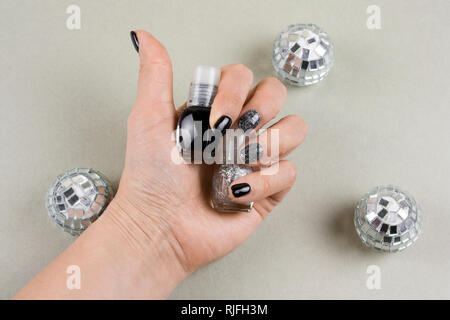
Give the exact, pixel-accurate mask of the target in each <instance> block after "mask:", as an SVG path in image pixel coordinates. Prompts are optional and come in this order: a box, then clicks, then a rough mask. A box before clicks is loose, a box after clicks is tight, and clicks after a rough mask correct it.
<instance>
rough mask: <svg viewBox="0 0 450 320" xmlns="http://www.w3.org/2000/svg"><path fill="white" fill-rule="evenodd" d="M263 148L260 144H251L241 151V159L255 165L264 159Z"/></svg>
mask: <svg viewBox="0 0 450 320" xmlns="http://www.w3.org/2000/svg"><path fill="white" fill-rule="evenodd" d="M263 153H264V149H263V147H262V146H261V145H260V144H259V143H251V144H249V145H247V146H245V148H244V149H242V150H241V159H242V161H244V163H247V164H248V163H254V162H256V161H258V160H259V158H261V157H262V155H263Z"/></svg>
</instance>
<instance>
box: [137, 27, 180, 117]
mask: <svg viewBox="0 0 450 320" xmlns="http://www.w3.org/2000/svg"><path fill="white" fill-rule="evenodd" d="M131 38H132V40H133V44H134V45H135V48H136V50H137V51H138V52H139V58H140V68H139V80H138V92H137V97H136V104H135V109H137V110H136V111H138V110H145V109H151V110H152V112H154V115H156V116H157V117H160V116H161V117H167V116H170V115H174V114H175V110H174V105H173V92H172V62H171V61H170V57H169V54H168V53H167V50H166V48H164V46H163V45H162V44H161V43H160V42H159V41H158V40H157V39H156V38H155V37H153V36H152V35H151V34H150V33H148V32H146V31H142V30H138V31H135V32H131Z"/></svg>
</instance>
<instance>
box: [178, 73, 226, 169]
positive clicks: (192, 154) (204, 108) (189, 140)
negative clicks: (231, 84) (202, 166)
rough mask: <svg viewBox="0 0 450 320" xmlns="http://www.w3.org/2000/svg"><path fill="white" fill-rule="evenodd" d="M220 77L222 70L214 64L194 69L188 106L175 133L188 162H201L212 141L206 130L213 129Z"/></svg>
mask: <svg viewBox="0 0 450 320" xmlns="http://www.w3.org/2000/svg"><path fill="white" fill-rule="evenodd" d="M219 79H220V70H219V69H217V68H215V67H209V66H197V67H196V68H195V70H194V76H193V78H192V82H191V87H190V91H189V99H188V102H187V107H186V109H184V111H183V113H182V114H181V116H180V118H179V119H178V125H177V132H176V139H177V146H178V149H179V151H180V152H181V155H182V156H183V158H184V159H185V160H186V161H187V162H195V163H197V162H198V161H200V162H201V161H202V155H203V150H204V149H205V147H206V146H207V145H208V144H209V143H210V142H211V141H209V140H208V139H207V137H206V139H205V132H206V131H208V130H209V129H211V128H210V126H209V115H210V112H211V105H212V103H213V101H214V98H215V96H216V93H217V87H218V85H219Z"/></svg>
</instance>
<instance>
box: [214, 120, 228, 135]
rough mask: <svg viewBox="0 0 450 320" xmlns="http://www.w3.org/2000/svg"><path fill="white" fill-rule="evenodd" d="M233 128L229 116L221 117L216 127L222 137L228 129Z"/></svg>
mask: <svg viewBox="0 0 450 320" xmlns="http://www.w3.org/2000/svg"><path fill="white" fill-rule="evenodd" d="M230 126H231V118H230V117H228V116H221V117H220V119H219V120H217V122H216V124H215V125H214V129H216V130H219V131H220V132H221V133H222V135H224V134H225V132H226V131H227V129H228V128H229V127H230Z"/></svg>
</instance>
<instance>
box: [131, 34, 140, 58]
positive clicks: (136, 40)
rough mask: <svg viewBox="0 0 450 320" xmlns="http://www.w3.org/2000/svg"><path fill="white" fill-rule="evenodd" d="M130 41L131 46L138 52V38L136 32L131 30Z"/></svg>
mask: <svg viewBox="0 0 450 320" xmlns="http://www.w3.org/2000/svg"><path fill="white" fill-rule="evenodd" d="M130 37H131V42H132V43H133V47H134V48H135V49H136V51H137V52H138V53H139V40H138V38H137V36H136V32H134V31H131V32H130Z"/></svg>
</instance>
